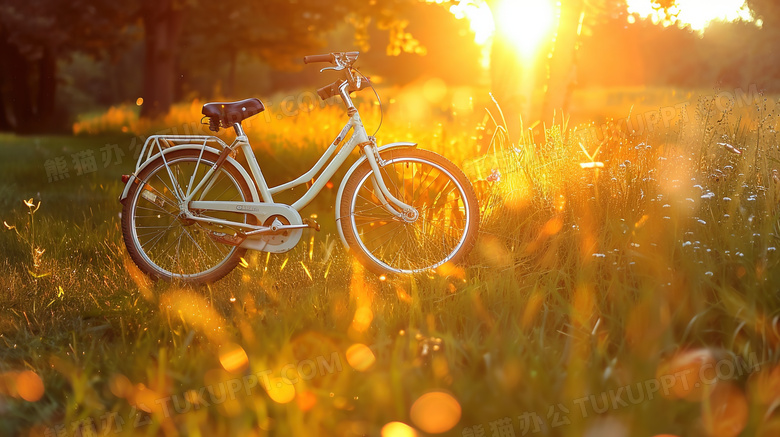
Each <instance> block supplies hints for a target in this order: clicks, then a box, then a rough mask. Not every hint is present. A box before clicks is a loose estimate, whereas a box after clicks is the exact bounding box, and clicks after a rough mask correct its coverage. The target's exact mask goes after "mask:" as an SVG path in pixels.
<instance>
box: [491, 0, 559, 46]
mask: <svg viewBox="0 0 780 437" xmlns="http://www.w3.org/2000/svg"><path fill="white" fill-rule="evenodd" d="M496 7H497V8H498V10H497V11H496V14H495V15H496V16H497V17H498V20H500V22H499V23H498V26H496V29H498V32H499V33H500V34H499V35H498V36H499V37H505V38H507V39H508V40H509V41H511V42H512V44H514V45H515V47H516V48H517V51H518V52H519V53H520V54H521V55H523V56H527V57H530V56H533V55H535V54H536V53H537V51H538V50H539V49H540V48H541V47H542V45H543V43H544V42H546V41H548V40H549V39H550V38H551V37H552V34H553V30H554V24H555V20H556V7H555V5H553V3H552V1H549V0H503V1H501V2H500V3H499V4H498V5H497V6H496Z"/></svg>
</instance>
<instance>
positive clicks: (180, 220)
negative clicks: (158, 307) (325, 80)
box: [120, 52, 479, 283]
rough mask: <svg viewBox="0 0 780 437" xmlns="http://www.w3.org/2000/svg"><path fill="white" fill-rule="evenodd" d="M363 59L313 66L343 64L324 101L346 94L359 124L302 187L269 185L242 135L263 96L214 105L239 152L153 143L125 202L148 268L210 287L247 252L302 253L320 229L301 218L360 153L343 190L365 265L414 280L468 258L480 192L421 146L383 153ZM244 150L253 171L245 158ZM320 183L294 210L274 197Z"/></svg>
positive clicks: (133, 244)
mask: <svg viewBox="0 0 780 437" xmlns="http://www.w3.org/2000/svg"><path fill="white" fill-rule="evenodd" d="M358 55H359V53H358V52H339V53H331V54H326V55H315V56H306V57H305V58H304V62H305V63H307V64H308V63H313V62H328V63H331V64H333V66H331V67H326V68H323V69H322V70H320V71H325V70H335V71H337V72H339V75H340V78H339V79H338V80H337V81H335V82H333V83H332V84H330V85H328V86H325V87H323V88H321V89H319V90H318V91H317V93H318V95H319V96H320V97H321V98H322V99H323V100H325V99H328V98H330V97H332V96H340V97H341V100H343V102H344V105H345V106H346V108H347V114H348V116H349V121H348V122H347V123H346V125H345V126H344V128H343V129H342V130H341V132H340V133H339V134H338V136H337V137H336V139H335V140H334V141H333V142H332V143H331V144H330V145H329V146H328V148H327V149H326V150H325V152H324V153H323V154H322V156H321V157H320V159H319V160H318V161H317V162H316V163H315V164H314V166H313V167H312V168H311V169H310V170H309V171H308V172H306V173H305V174H303V175H302V176H300V177H298V178H297V179H295V180H293V181H291V182H288V183H285V184H282V185H279V186H277V187H271V188H269V187H268V184H267V183H266V180H265V178H264V177H263V173H262V171H261V170H260V166H259V165H258V162H257V159H256V158H255V155H254V153H253V152H252V147H251V146H250V145H249V140H248V139H247V137H246V135H245V133H244V130H243V128H242V126H241V121H242V120H245V119H247V118H249V117H251V116H253V115H256V114H259V113H260V112H262V111H263V109H264V107H263V103H262V102H261V101H260V100H258V99H247V100H242V101H238V102H231V103H207V104H205V105H204V106H203V114H204V118H208V119H209V125H210V128H211V130H212V131H215V132H217V131H219V129H220V128H233V129H234V130H235V133H236V139H235V140H234V141H233V143H232V144H230V145H228V144H226V143H225V142H223V141H222V140H220V139H219V138H218V137H215V136H180V135H156V136H152V137H150V138H149V139H147V141H146V143H145V144H144V147H143V148H142V150H141V155H140V156H139V158H138V163H137V164H136V169H135V171H134V172H133V174H132V175H125V176H123V177H122V179H123V181H124V182H125V188H124V192H123V193H122V195H121V197H120V201H121V202H122V204H123V209H122V232H123V234H124V241H125V245H126V246H127V250H128V252H129V253H130V256H131V257H132V259H133V261H134V262H135V263H136V265H138V267H139V268H140V269H141V270H142V271H143V272H144V273H146V274H147V275H149V276H150V277H152V278H154V279H164V280H175V281H182V282H188V283H207V282H213V281H216V280H218V279H220V278H222V277H223V276H225V275H226V274H228V273H229V272H230V271H231V270H233V269H234V268H235V267H236V265H237V264H238V263H239V262H240V260H241V257H242V256H243V255H244V253H245V252H246V250H247V249H252V250H259V251H264V252H271V253H282V252H287V251H289V250H291V249H292V248H293V247H295V245H296V244H298V242H299V241H300V239H301V235H302V234H303V230H304V229H307V228H313V229H316V230H319V224H317V223H316V222H315V221H314V220H311V219H302V218H301V216H300V214H299V211H300V210H301V209H303V208H304V207H305V206H306V205H307V204H309V202H311V201H312V200H313V199H314V198H315V197H316V196H317V194H318V193H319V192H320V191H321V190H322V188H323V187H324V186H325V184H326V183H327V182H328V180H330V179H331V177H333V175H334V174H335V173H336V171H337V170H338V169H339V168H340V167H341V166H342V165H343V164H344V163H345V161H346V160H347V158H348V157H349V155H350V153H351V152H352V151H353V150H354V149H355V148H359V149H360V151H361V156H360V158H359V159H358V160H357V161H356V162H355V163H354V164H353V165H352V166H351V167H350V168H349V170H348V171H347V173H346V175H345V177H344V179H343V180H342V182H341V185H340V187H339V190H338V195H337V197H336V222H337V225H338V226H337V228H338V232H339V236H340V237H341V240H342V242H343V243H344V244H345V245H346V246H347V248H348V249H349V250H351V252H352V253H353V254H354V255H355V256H356V257H357V258H358V260H359V261H360V262H361V263H362V264H364V265H365V266H366V267H367V268H368V269H369V270H371V271H373V272H375V273H377V274H411V273H416V272H421V271H428V270H431V269H435V268H437V267H439V266H441V265H442V264H445V263H450V262H451V263H458V262H460V261H462V260H463V259H464V258H465V257H466V256H467V255H468V253H469V252H470V251H471V249H472V247H473V246H474V243H475V240H476V237H477V233H478V227H479V208H478V205H477V200H476V196H475V195H474V189H473V188H472V186H471V184H470V182H469V181H468V179H467V178H466V176H465V175H464V174H463V172H462V171H461V170H460V169H459V168H458V167H456V166H455V165H454V164H453V163H452V162H450V161H448V160H446V159H445V158H443V157H442V156H440V155H438V154H435V153H433V152H429V151H426V150H419V149H417V148H416V147H417V145H416V144H415V143H392V144H387V145H385V146H382V147H377V143H376V140H375V139H374V137H373V136H368V135H367V134H366V130H365V128H364V127H363V123H362V121H361V119H360V114H359V113H358V110H357V109H356V108H355V106H354V104H353V103H352V99H351V98H350V93H352V92H355V91H359V90H361V89H364V88H367V87H371V88H372V89H373V85H372V84H371V83H370V82H369V81H368V79H367V78H366V77H365V76H363V75H362V73H360V72H359V71H357V70H356V69H355V68H354V67H353V64H354V63H355V61H356V60H357V58H358ZM374 92H375V93H376V90H374ZM377 98H379V95H378V94H377ZM350 130H352V131H353V133H352V136H351V137H350V138H349V139H347V140H346V141H345V138H346V136H347V134H348V133H349V131H350ZM342 143H343V145H342ZM340 145H341V147H340V148H339V146H340ZM239 150H240V151H241V152H243V153H244V155H245V158H246V163H247V167H248V170H247V169H246V168H245V167H244V166H242V165H241V164H240V163H239V162H238V161H237V160H236V159H235V156H236V154H237V153H238V151H239ZM337 150H338V151H337ZM317 175H319V176H317ZM315 176H317V178H316V180H314V183H313V184H312V185H311V187H310V188H309V189H308V190H307V191H306V193H305V194H304V195H303V196H302V197H301V198H300V199H299V200H297V201H296V202H294V203H293V204H292V205H287V204H281V203H274V200H273V195H274V194H276V193H279V192H282V191H285V190H288V189H290V188H293V187H296V186H299V185H302V184H305V183H306V182H308V181H311V180H313V179H314V177H315Z"/></svg>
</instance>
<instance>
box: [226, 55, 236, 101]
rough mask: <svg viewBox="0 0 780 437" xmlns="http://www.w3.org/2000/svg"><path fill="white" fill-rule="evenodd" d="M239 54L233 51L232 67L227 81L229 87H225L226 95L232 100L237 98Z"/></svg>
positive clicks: (229, 68) (230, 66)
mask: <svg viewBox="0 0 780 437" xmlns="http://www.w3.org/2000/svg"><path fill="white" fill-rule="evenodd" d="M237 58H238V53H237V52H236V51H235V50H233V51H231V52H230V65H229V67H228V80H227V86H226V87H225V91H226V93H225V95H226V96H227V97H230V98H235V96H236V63H237Z"/></svg>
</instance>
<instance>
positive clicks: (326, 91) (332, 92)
mask: <svg viewBox="0 0 780 437" xmlns="http://www.w3.org/2000/svg"><path fill="white" fill-rule="evenodd" d="M343 83H344V81H343V80H337V81H335V82H333V83H331V84H328V85H325V86H324V87H322V88H320V89H318V90H317V95H318V96H320V98H321V99H322V100H328V99H329V98H331V97H333V96H337V95H339V87H340V86H341V84H343ZM370 86H371V82H370V81H369V80H368V78H364V79H363V80H361V81H360V86H359V87H352V86H349V87H347V91H348V92H350V93H351V92H354V91H360V90H362V89H364V88H368V87H370Z"/></svg>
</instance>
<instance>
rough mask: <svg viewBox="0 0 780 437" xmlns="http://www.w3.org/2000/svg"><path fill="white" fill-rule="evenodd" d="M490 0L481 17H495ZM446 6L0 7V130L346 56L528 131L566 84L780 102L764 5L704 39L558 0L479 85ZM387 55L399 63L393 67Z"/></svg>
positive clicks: (284, 84)
mask: <svg viewBox="0 0 780 437" xmlns="http://www.w3.org/2000/svg"><path fill="white" fill-rule="evenodd" d="M500 1H506V0H489V1H488V4H489V5H490V6H491V7H492V9H493V10H494V11H497V10H498V8H497V4H498V2H500ZM452 3H456V2H449V3H446V2H445V4H444V5H440V4H428V3H424V2H422V1H420V0H397V1H394V2H366V1H357V0H338V1H334V2H322V1H320V0H263V1H245V0H244V1H241V0H222V1H220V2H213V1H210V2H209V1H205V0H128V1H126V2H114V1H110V0H72V1H69V2H61V1H57V0H37V1H35V2H31V1H29V0H5V1H4V2H3V3H2V4H0V64H2V68H0V130H12V131H15V132H18V133H26V132H35V131H41V130H51V129H59V128H63V127H67V126H68V125H69V123H70V121H71V118H72V117H73V116H74V115H76V114H78V113H80V112H84V111H88V110H94V109H99V108H102V107H105V106H108V105H111V104H117V103H121V102H128V101H135V100H136V98H138V97H142V98H143V102H144V103H143V105H142V106H141V115H142V116H146V117H157V116H160V115H162V114H165V113H166V112H167V111H168V109H169V108H170V105H171V104H173V103H174V102H176V101H182V100H188V99H192V98H196V97H200V98H204V99H208V98H213V97H222V96H227V97H242V96H245V95H248V94H252V95H257V94H264V93H271V92H276V91H279V90H284V89H295V88H301V87H304V86H307V87H308V86H316V85H317V84H319V83H320V82H322V78H320V77H318V76H317V74H316V71H315V70H316V69H314V68H307V69H306V70H301V67H302V65H301V62H300V57H301V56H303V55H305V54H311V53H319V52H323V51H329V50H345V49H354V48H357V49H360V50H361V51H364V55H363V56H362V57H361V66H363V67H364V68H365V69H366V70H367V71H368V72H369V73H372V74H376V75H378V76H381V77H383V78H384V79H385V83H388V84H404V83H407V82H409V81H412V80H414V79H415V78H417V77H420V76H434V77H440V78H442V79H444V80H445V82H447V83H448V84H483V85H490V86H491V88H492V90H493V92H494V94H495V95H496V96H497V98H498V99H499V102H501V103H502V105H503V106H504V107H505V110H506V112H509V113H512V114H514V113H518V114H523V115H525V116H526V118H530V119H539V120H544V119H545V118H546V117H550V116H551V114H552V111H553V110H555V109H564V110H565V109H566V107H567V105H568V100H569V97H570V95H571V91H572V89H573V88H574V87H575V86H577V87H587V86H634V85H651V86H679V87H714V86H728V87H732V86H733V87H737V86H744V85H746V84H748V83H755V84H758V85H759V88H760V89H763V90H766V91H770V92H771V91H777V90H778V89H780V83H779V82H778V81H777V77H778V74H779V73H780V60H779V59H778V58H777V57H776V56H772V55H773V51H774V47H775V44H776V42H777V41H778V34H779V32H778V30H779V29H780V18H779V17H780V8H779V7H778V6H777V5H776V3H777V2H775V1H772V0H750V1H749V5H750V7H751V8H752V10H753V11H754V12H755V14H756V16H757V17H760V18H762V19H763V22H764V24H763V26H762V27H760V28H759V27H757V26H755V25H753V24H747V23H730V24H721V25H716V26H712V28H711V29H708V31H707V32H706V33H705V34H704V35H703V36H702V35H699V34H696V33H693V32H691V31H689V30H686V29H679V28H677V27H674V26H672V27H666V28H665V27H662V26H657V25H652V24H651V23H649V22H646V21H640V22H638V23H636V24H633V25H630V24H628V23H627V20H626V18H627V13H626V7H625V2H624V0H593V1H588V2H586V1H583V0H566V1H563V2H561V9H560V18H559V23H558V29H557V36H556V38H554V39H550V41H549V42H548V43H547V44H546V46H545V47H544V48H543V50H540V51H539V53H540V55H539V56H540V59H538V60H536V61H538V62H533V63H529V62H524V61H522V60H520V59H519V58H518V56H517V54H516V53H515V52H513V50H514V49H513V48H512V47H511V45H510V44H507V43H506V41H503V40H502V38H501V35H502V33H503V29H501V28H500V26H499V28H497V29H496V37H495V38H494V43H493V45H492V52H491V65H490V72H489V74H485V73H486V72H484V71H482V70H481V67H480V65H479V59H480V56H481V50H482V49H481V48H480V47H478V46H477V45H476V44H475V43H474V42H473V36H472V34H471V33H470V32H469V30H468V23H466V22H465V20H457V19H456V18H455V17H454V16H453V15H452V14H450V13H449V12H448V11H447V6H448V5H450V4H452ZM672 3H673V0H665V1H663V2H657V4H658V7H659V8H663V7H668V6H669V5H670V4H672ZM501 22H502V21H501V20H496V23H497V24H499V23H501ZM504 22H505V21H504ZM388 54H392V55H397V56H398V58H396V59H392V60H391V61H388V59H387V56H388ZM548 54H551V56H549V59H548ZM524 69H532V70H533V71H531V72H530V74H523V70H524ZM526 73H527V72H526ZM521 78H525V79H522V80H521ZM528 78H531V79H530V80H529V79H528ZM522 81H525V82H526V83H522ZM529 89H530V90H534V89H544V95H545V98H544V99H543V101H542V102H541V104H539V105H538V107H535V108H529V107H528V104H529V99H528V96H527V95H523V93H524V91H523V90H526V91H527V90H529ZM513 119H514V118H513Z"/></svg>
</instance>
